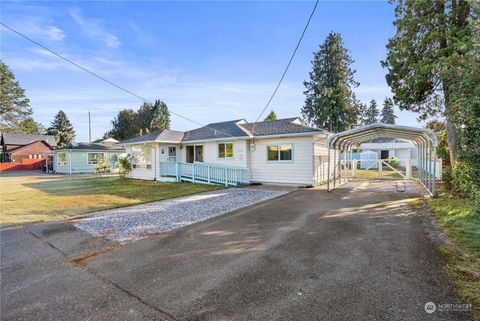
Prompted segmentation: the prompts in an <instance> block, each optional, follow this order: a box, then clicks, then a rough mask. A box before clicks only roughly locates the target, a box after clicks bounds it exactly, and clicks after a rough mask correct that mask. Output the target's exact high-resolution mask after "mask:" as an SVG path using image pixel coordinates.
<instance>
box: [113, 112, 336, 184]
mask: <svg viewBox="0 0 480 321" xmlns="http://www.w3.org/2000/svg"><path fill="white" fill-rule="evenodd" d="M119 144H121V145H122V146H123V147H125V149H126V152H127V154H130V155H131V156H132V158H133V169H132V171H131V172H130V177H131V178H137V179H149V180H160V181H162V180H169V179H173V180H176V181H193V182H203V183H218V184H225V185H239V184H242V183H250V182H259V183H275V184H292V185H308V186H312V185H317V184H319V183H320V182H322V181H324V180H325V174H326V167H325V166H324V165H325V164H326V158H327V153H328V150H327V133H326V132H324V131H323V130H321V129H318V128H313V127H309V126H307V125H305V124H303V123H302V122H301V121H300V119H299V118H287V119H279V120H273V121H263V122H257V123H247V122H246V121H245V120H243V119H239V120H231V121H225V122H219V123H212V124H209V125H207V126H204V127H201V128H197V129H193V130H190V131H186V132H181V131H174V130H164V131H162V132H156V133H150V134H147V135H144V136H141V137H136V138H132V139H127V140H124V141H122V142H120V143H119Z"/></svg>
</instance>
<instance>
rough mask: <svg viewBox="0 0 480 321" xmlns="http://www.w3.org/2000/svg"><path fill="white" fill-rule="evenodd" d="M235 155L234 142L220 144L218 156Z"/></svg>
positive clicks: (229, 156) (227, 156) (230, 156)
mask: <svg viewBox="0 0 480 321" xmlns="http://www.w3.org/2000/svg"><path fill="white" fill-rule="evenodd" d="M232 157H233V143H220V144H218V158H232Z"/></svg>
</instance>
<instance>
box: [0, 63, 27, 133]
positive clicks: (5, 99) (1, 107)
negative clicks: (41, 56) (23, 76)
mask: <svg viewBox="0 0 480 321" xmlns="http://www.w3.org/2000/svg"><path fill="white" fill-rule="evenodd" d="M31 115H32V109H31V108H30V100H29V99H28V98H27V97H25V90H24V89H23V88H22V87H21V86H20V83H19V82H18V81H16V80H15V75H14V74H13V72H12V71H11V70H10V69H9V68H8V66H7V65H6V64H4V63H3V62H2V61H1V60H0V131H7V132H14V131H19V129H20V128H19V127H20V124H21V122H22V121H24V120H26V119H27V118H28V117H29V116H31Z"/></svg>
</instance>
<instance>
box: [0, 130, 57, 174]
mask: <svg viewBox="0 0 480 321" xmlns="http://www.w3.org/2000/svg"><path fill="white" fill-rule="evenodd" d="M0 144H1V155H0V171H28V170H42V169H43V168H44V166H45V165H46V164H47V160H48V158H49V155H50V154H51V151H52V149H53V147H55V146H56V144H55V138H54V137H53V136H47V135H21V134H14V133H2V135H1V140H0Z"/></svg>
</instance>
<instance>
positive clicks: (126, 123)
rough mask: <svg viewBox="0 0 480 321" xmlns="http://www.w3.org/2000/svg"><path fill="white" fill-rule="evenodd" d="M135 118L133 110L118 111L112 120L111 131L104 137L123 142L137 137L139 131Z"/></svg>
mask: <svg viewBox="0 0 480 321" xmlns="http://www.w3.org/2000/svg"><path fill="white" fill-rule="evenodd" d="M135 116H136V113H135V111H134V110H133V109H129V108H126V109H123V110H121V111H119V112H118V114H117V116H116V117H115V118H114V119H113V120H112V129H111V130H109V131H108V132H106V133H105V135H104V137H105V138H108V137H112V138H115V139H117V140H125V139H129V138H132V137H136V136H138V134H139V129H138V127H137V126H136V121H135Z"/></svg>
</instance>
